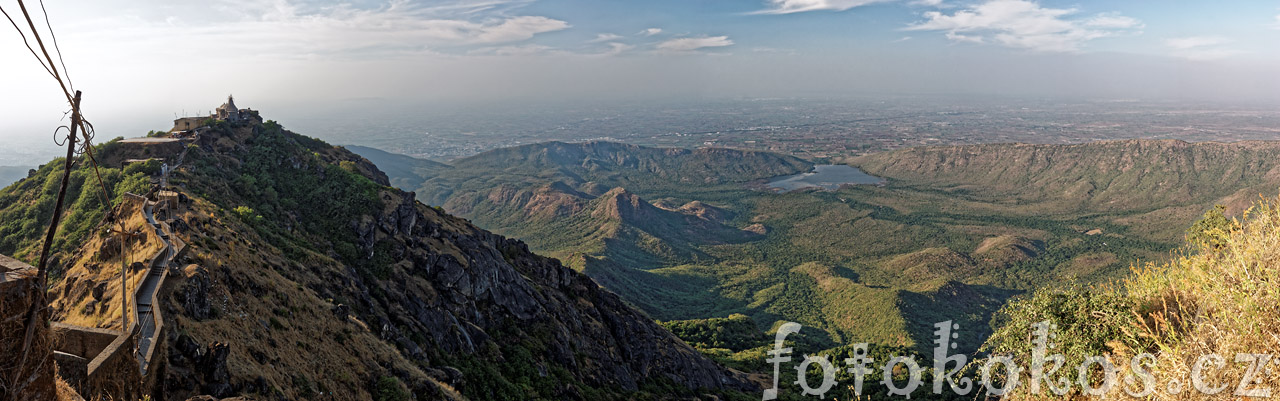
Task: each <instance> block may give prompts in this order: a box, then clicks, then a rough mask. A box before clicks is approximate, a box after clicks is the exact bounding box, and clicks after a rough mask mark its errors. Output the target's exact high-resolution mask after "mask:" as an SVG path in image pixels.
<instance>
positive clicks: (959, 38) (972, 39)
mask: <svg viewBox="0 0 1280 401" xmlns="http://www.w3.org/2000/svg"><path fill="white" fill-rule="evenodd" d="M947 39H951V40H953V41H956V42H967V43H984V41H983V40H982V37H981V36H969V35H961V34H958V33H955V32H947Z"/></svg>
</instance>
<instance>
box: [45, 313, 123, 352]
mask: <svg viewBox="0 0 1280 401" xmlns="http://www.w3.org/2000/svg"><path fill="white" fill-rule="evenodd" d="M52 326H53V338H54V350H56V351H60V352H65V353H68V354H71V355H75V356H78V357H81V358H87V359H93V357H95V356H97V355H98V354H100V353H102V350H103V349H106V348H107V346H108V345H111V343H112V342H113V341H115V340H116V337H119V336H120V332H119V331H115V330H107V329H92V328H88V327H80V326H72V325H69V324H64V323H56V322H55V323H53V324H52Z"/></svg>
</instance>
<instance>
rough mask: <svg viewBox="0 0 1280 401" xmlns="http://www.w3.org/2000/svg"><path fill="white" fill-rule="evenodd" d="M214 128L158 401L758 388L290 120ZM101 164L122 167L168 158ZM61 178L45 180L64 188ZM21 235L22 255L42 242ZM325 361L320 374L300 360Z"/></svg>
mask: <svg viewBox="0 0 1280 401" xmlns="http://www.w3.org/2000/svg"><path fill="white" fill-rule="evenodd" d="M209 128H210V129H209V130H208V131H204V132H202V133H201V134H200V135H199V136H198V137H197V139H195V140H194V141H193V142H190V143H189V144H188V145H187V146H186V147H180V148H182V149H185V150H186V151H185V161H184V162H183V163H182V165H181V166H180V167H178V168H177V169H176V170H175V171H174V172H173V174H172V177H171V178H170V182H171V183H172V184H173V185H174V187H173V188H172V189H175V190H177V191H179V192H180V193H182V194H183V195H182V196H183V197H184V199H187V200H186V201H183V203H181V204H180V206H179V207H178V208H175V211H174V212H173V213H174V214H175V216H174V217H175V218H176V219H175V220H174V223H173V226H174V227H175V234H176V235H178V236H180V237H182V238H183V240H184V242H186V243H187V244H189V245H188V249H189V251H188V252H187V253H186V254H185V255H186V256H184V261H186V262H187V263H189V264H192V265H195V266H199V267H198V268H194V269H188V270H187V271H185V272H183V273H182V274H178V275H176V277H174V276H171V277H173V278H172V279H171V281H172V283H173V284H166V288H165V289H163V290H162V291H161V295H160V296H159V298H160V299H161V300H162V303H163V304H164V305H163V307H164V308H166V310H167V311H168V312H167V313H165V316H166V323H167V324H166V326H168V327H173V332H171V335H169V336H167V338H165V339H164V342H163V344H164V345H165V346H166V347H167V349H168V350H170V351H169V352H170V354H171V356H170V358H168V359H169V364H168V365H169V368H168V369H162V370H159V371H163V372H168V373H166V375H167V377H166V378H165V380H164V382H165V383H169V384H167V385H166V386H165V387H164V388H162V389H158V390H157V394H159V395H162V396H165V397H166V398H175V397H177V398H185V397H188V396H192V395H196V394H213V395H215V396H219V397H225V396H230V395H235V394H260V395H272V394H276V395H278V396H283V397H285V398H307V397H309V396H311V395H314V394H316V393H318V392H323V391H330V392H332V391H339V392H340V393H341V394H344V395H343V398H352V399H371V398H374V397H373V396H374V393H375V392H380V391H383V390H386V391H392V392H395V391H404V392H407V393H412V394H417V395H418V397H425V398H445V397H449V395H448V394H450V393H451V392H453V391H454V390H455V389H456V390H457V392H456V393H453V394H455V395H457V396H460V397H467V398H471V399H506V398H513V397H514V398H523V397H529V396H531V395H537V396H540V397H549V398H567V399H623V398H631V397H635V396H644V394H650V395H652V394H664V395H674V394H686V395H688V396H696V395H698V394H704V392H709V393H713V394H733V393H735V392H738V391H746V390H751V389H754V388H756V387H755V385H754V384H751V383H749V382H748V381H746V379H745V376H743V375H741V374H739V373H735V372H732V371H729V370H727V369H725V368H723V367H721V366H719V365H717V364H716V363H714V362H712V361H711V360H709V359H707V358H706V357H704V356H703V355H701V354H700V353H698V352H696V351H695V350H693V349H692V348H690V347H689V346H688V345H686V344H685V343H684V342H682V341H681V340H679V339H678V338H676V337H675V336H673V335H672V334H670V333H669V332H668V331H666V330H665V329H663V328H662V327H660V326H658V325H657V324H655V323H654V322H653V321H652V320H651V319H649V318H648V317H646V316H644V315H643V314H642V313H640V312H638V311H636V310H634V309H632V308H631V307H629V306H627V305H626V304H624V303H623V302H622V301H621V300H620V299H619V298H618V297H617V296H616V295H614V294H612V293H610V292H608V291H606V290H604V289H601V288H600V287H599V286H598V285H596V284H595V283H594V282H593V281H592V280H591V279H590V278H587V277H586V276H584V275H582V274H580V273H577V272H575V271H573V270H571V269H569V268H566V267H563V266H562V265H561V264H560V263H559V262H558V261H556V260H554V259H550V258H546V257H541V256H537V255H534V254H532V253H530V252H529V251H528V248H527V246H526V245H525V244H524V243H523V242H520V241H518V240H512V239H508V238H505V237H502V236H499V235H495V234H492V233H490V232H488V231H484V230H481V229H479V228H476V227H475V226H473V225H471V224H470V223H469V222H468V221H466V220H463V219H460V218H456V217H453V216H450V215H448V214H446V213H444V212H443V211H441V210H439V209H437V208H433V207H429V206H426V205H424V204H422V203H420V202H417V201H416V196H415V195H414V194H413V193H405V192H402V191H399V190H396V189H393V188H390V187H388V185H389V184H390V180H389V179H388V178H387V177H386V175H385V174H383V173H382V172H381V171H380V170H378V169H377V167H375V166H374V165H373V164H372V163H370V162H369V161H368V160H367V159H365V158H363V157H360V156H358V155H356V154H354V153H350V152H348V151H346V150H343V149H342V148H339V147H334V146H330V145H328V144H326V143H324V142H321V141H319V140H315V139H312V138H308V137H305V136H301V135H297V134H294V133H291V132H289V131H287V130H284V129H283V127H281V126H280V125H279V124H277V123H274V122H271V121H266V122H262V121H256V122H252V123H249V124H243V125H237V124H227V123H225V122H218V123H215V124H214V125H212V126H210V127H209ZM99 150H100V152H99V154H100V155H101V156H100V157H101V159H104V160H105V159H112V158H115V159H125V158H134V157H135V155H138V154H141V153H144V150H145V152H147V153H149V152H151V151H150V150H146V148H144V147H142V146H141V145H139V146H135V145H127V144H119V143H111V144H107V145H103V146H102V147H100V148H99ZM157 156H162V157H163V155H157ZM170 161H171V162H172V160H170ZM157 165H158V163H157ZM45 170H46V171H44V172H43V173H42V174H41V175H39V177H37V178H38V179H40V180H43V179H47V178H48V177H50V176H52V174H51V173H52V168H48V169H45ZM109 173H110V174H117V173H114V172H110V171H109ZM152 174H155V172H154V171H150V170H140V171H137V172H135V173H133V175H130V176H126V178H127V177H134V176H136V177H143V178H144V179H148V180H149V179H150V178H149V177H154V175H152ZM111 181H112V182H114V181H119V179H114V180H111ZM30 182H35V181H30ZM109 184H110V185H116V184H112V183H111V182H109ZM131 188H132V187H131ZM140 188H151V185H150V183H148V184H146V185H145V186H141V187H140ZM38 189H39V186H32V185H20V186H15V187H12V188H10V189H7V190H6V191H10V192H11V193H8V194H5V193H0V197H12V196H17V195H18V194H17V193H14V192H13V191H24V193H32V192H33V191H36V190H38ZM92 189H93V188H92V187H88V186H84V187H82V189H80V188H77V189H76V191H77V192H79V191H89V190H92ZM132 190H135V191H136V190H138V189H132ZM139 192H143V193H145V192H147V191H146V190H142V191H139ZM89 194H92V193H89ZM25 196H35V195H34V194H28V195H25ZM81 199H92V197H81ZM78 206H83V205H78ZM304 210H305V211H306V212H305V213H302V212H300V211H304ZM81 212H82V211H80V210H78V209H77V208H76V207H72V208H71V210H69V211H68V213H69V214H73V215H74V214H75V213H81ZM16 234H17V235H21V236H22V238H21V240H20V241H17V242H16V243H15V245H14V247H15V248H17V249H26V248H27V246H26V244H29V243H32V242H34V241H35V240H36V239H35V238H36V237H35V236H27V235H26V234H23V233H16ZM85 235H86V236H87V237H88V238H97V237H99V236H102V235H103V234H102V233H101V232H98V231H90V232H88V233H86V234H85ZM9 238H11V239H18V237H14V236H10V237H9ZM97 250H98V249H96V247H95V248H94V249H84V250H81V251H79V252H86V253H89V254H92V253H93V252H96V251H97ZM61 271H62V275H65V276H67V277H76V278H77V279H76V280H66V281H62V282H61V283H60V285H64V286H66V287H65V288H58V289H56V290H55V291H54V292H55V293H57V294H61V295H63V296H67V295H68V294H82V295H83V294H89V293H93V292H94V291H92V288H93V287H94V286H96V285H98V284H99V283H102V282H106V281H109V280H110V269H102V268H99V269H97V270H95V269H93V268H92V267H91V266H89V265H85V264H78V263H74V262H73V263H72V264H69V265H67V266H64V267H63V268H61ZM73 287H74V288H73ZM104 295H106V297H104V301H103V302H104V303H109V302H110V301H111V300H110V299H109V297H110V295H109V294H104ZM71 301H74V300H71ZM66 304H68V305H78V304H79V303H78V302H67V303H66ZM67 312H70V311H69V310H61V311H58V312H57V313H59V314H65V313H67ZM335 316H336V317H337V319H334V318H333V317H335ZM99 319H102V321H103V322H109V321H110V316H109V314H108V315H101V316H100V317H99ZM169 319H172V322H168V320H169ZM211 342H218V343H222V344H223V345H220V347H227V348H226V349H227V351H226V352H227V353H226V354H224V355H226V357H225V359H222V360H221V362H220V363H221V365H218V366H219V367H217V369H219V370H218V372H223V373H208V372H204V371H202V370H200V369H202V368H201V365H200V364H199V363H200V362H199V361H202V360H203V359H200V358H203V357H202V356H201V355H204V353H206V352H214V348H208V351H205V347H203V346H201V345H200V344H206V343H211ZM210 347H212V345H211V346H210ZM319 349H324V350H326V351H325V352H324V353H321V354H319V356H320V357H319V358H317V359H316V360H315V361H310V360H305V359H298V358H297V356H296V355H297V353H298V352H300V353H302V354H310V353H313V352H315V350H319ZM218 352H222V351H218ZM362 354H363V356H365V357H367V358H361V357H358V356H359V355H362ZM316 362H323V363H321V364H316ZM335 368H337V369H338V370H335ZM344 369H345V370H344ZM344 371H345V372H347V373H342V372H344ZM397 388H399V389H400V390H396V389H397ZM380 394H381V393H380ZM458 394H460V395H458Z"/></svg>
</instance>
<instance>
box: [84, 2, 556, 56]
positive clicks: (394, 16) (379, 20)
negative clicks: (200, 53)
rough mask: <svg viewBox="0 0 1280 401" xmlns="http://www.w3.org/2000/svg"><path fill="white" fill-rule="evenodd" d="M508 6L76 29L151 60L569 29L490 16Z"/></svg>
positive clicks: (462, 42)
mask: <svg viewBox="0 0 1280 401" xmlns="http://www.w3.org/2000/svg"><path fill="white" fill-rule="evenodd" d="M512 3H513V2H511V1H490V2H475V1H471V2H459V3H457V4H451V5H447V6H440V5H434V6H425V5H420V4H414V3H410V2H407V1H404V0H393V1H390V2H388V3H382V4H381V5H375V6H366V7H357V6H355V5H352V4H346V3H344V4H338V5H334V6H326V7H320V8H315V7H311V8H308V7H307V6H304V3H302V2H298V1H286V0H280V1H274V2H266V3H259V2H236V1H229V2H220V3H215V4H213V5H212V6H208V7H206V8H205V9H203V12H204V13H205V14H208V15H201V14H199V12H201V10H202V9H200V8H198V7H195V6H190V7H192V8H191V9H190V11H191V12H190V13H186V14H183V12H184V11H185V10H187V8H177V9H175V10H169V11H167V12H172V13H177V14H178V15H186V16H185V17H178V18H170V19H164V18H144V17H133V18H129V17H124V18H122V17H116V16H113V17H109V18H108V17H99V18H94V19H90V20H86V21H82V23H81V24H80V25H79V26H77V28H78V30H79V31H80V32H82V33H83V34H84V35H85V36H89V37H92V38H93V40H94V41H102V42H108V43H121V44H127V45H125V46H116V47H113V48H112V49H113V51H112V52H113V53H122V52H130V51H132V52H134V53H136V54H133V55H132V56H136V57H153V53H155V49H167V48H178V47H192V48H201V49H206V50H205V51H208V52H211V53H222V54H228V53H234V54H257V55H263V56H272V57H286V58H307V57H317V56H323V57H357V58H368V57H370V56H395V55H404V54H423V53H434V51H433V50H431V49H433V48H440V47H450V46H464V47H466V46H477V45H498V44H506V43H515V42H521V41H525V40H528V39H530V38H533V37H534V36H536V35H538V34H542V33H546V32H554V31H559V30H564V29H568V28H570V25H569V23H567V22H565V21H561V20H557V19H553V18H548V17H544V16H532V15H524V16H509V15H508V13H509V10H508V11H503V12H500V13H495V12H494V11H492V10H493V9H494V7H499V6H504V5H510V4H512ZM174 7H188V6H186V5H177V6H174ZM209 8H212V9H213V10H223V11H213V12H210V11H208V10H209ZM503 10H505V9H503ZM72 35H73V34H68V36H69V37H70V36H72Z"/></svg>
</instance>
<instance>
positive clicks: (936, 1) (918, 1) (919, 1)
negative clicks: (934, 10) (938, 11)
mask: <svg viewBox="0 0 1280 401" xmlns="http://www.w3.org/2000/svg"><path fill="white" fill-rule="evenodd" d="M911 5H913V6H925V7H939V8H942V7H944V6H945V5H944V4H943V3H942V0H915V1H913V2H911Z"/></svg>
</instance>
